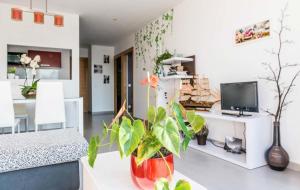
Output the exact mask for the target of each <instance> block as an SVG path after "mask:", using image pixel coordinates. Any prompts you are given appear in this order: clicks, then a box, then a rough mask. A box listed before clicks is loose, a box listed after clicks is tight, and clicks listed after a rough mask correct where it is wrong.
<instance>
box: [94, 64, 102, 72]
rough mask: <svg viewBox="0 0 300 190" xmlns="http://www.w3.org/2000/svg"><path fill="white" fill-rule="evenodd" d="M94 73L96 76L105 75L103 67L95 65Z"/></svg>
mask: <svg viewBox="0 0 300 190" xmlns="http://www.w3.org/2000/svg"><path fill="white" fill-rule="evenodd" d="M94 73H95V74H102V73H103V66H102V65H94Z"/></svg>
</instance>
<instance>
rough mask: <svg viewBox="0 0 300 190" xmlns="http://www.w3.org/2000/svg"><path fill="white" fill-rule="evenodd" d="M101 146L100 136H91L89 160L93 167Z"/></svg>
mask: <svg viewBox="0 0 300 190" xmlns="http://www.w3.org/2000/svg"><path fill="white" fill-rule="evenodd" d="M99 146H100V138H99V136H94V137H91V139H90V143H89V147H88V161H89V165H90V166H91V167H92V168H93V167H94V164H95V160H96V158H97V154H98V149H99Z"/></svg>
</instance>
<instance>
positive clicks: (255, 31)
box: [235, 20, 271, 44]
mask: <svg viewBox="0 0 300 190" xmlns="http://www.w3.org/2000/svg"><path fill="white" fill-rule="evenodd" d="M270 35H271V30H270V20H265V21H263V22H259V23H256V24H253V25H250V26H246V27H243V28H240V29H238V30H236V32H235V43H236V44H241V43H244V42H247V41H252V40H256V39H261V38H266V37H269V36H270Z"/></svg>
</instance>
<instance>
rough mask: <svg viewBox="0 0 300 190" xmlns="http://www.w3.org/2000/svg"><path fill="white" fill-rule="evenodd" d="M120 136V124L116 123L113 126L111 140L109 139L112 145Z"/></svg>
mask: <svg viewBox="0 0 300 190" xmlns="http://www.w3.org/2000/svg"><path fill="white" fill-rule="evenodd" d="M118 136H119V124H118V123H114V124H113V125H112V127H111V132H110V140H109V143H110V145H112V144H113V143H114V142H115V141H116V139H117V137H118Z"/></svg>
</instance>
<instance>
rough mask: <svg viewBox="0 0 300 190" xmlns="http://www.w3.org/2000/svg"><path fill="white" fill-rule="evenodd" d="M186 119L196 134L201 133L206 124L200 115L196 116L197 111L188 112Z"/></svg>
mask: <svg viewBox="0 0 300 190" xmlns="http://www.w3.org/2000/svg"><path fill="white" fill-rule="evenodd" d="M186 117H187V120H188V122H189V123H190V124H191V126H192V129H193V130H194V132H195V133H198V132H199V131H201V129H202V128H203V126H204V124H205V120H204V118H203V117H201V116H200V115H196V114H195V111H188V112H187V113H186Z"/></svg>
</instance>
